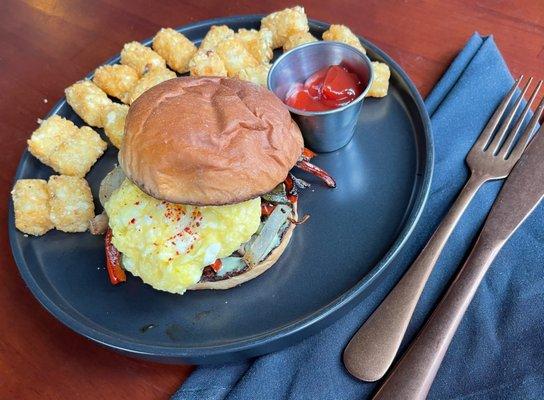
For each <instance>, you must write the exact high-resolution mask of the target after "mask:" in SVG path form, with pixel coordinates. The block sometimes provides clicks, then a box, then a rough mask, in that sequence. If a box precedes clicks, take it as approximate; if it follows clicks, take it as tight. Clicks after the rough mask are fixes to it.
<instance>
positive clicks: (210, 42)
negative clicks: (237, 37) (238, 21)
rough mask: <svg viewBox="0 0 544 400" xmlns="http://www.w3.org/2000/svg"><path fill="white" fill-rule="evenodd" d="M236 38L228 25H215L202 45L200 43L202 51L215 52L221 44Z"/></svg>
mask: <svg viewBox="0 0 544 400" xmlns="http://www.w3.org/2000/svg"><path fill="white" fill-rule="evenodd" d="M233 37H234V31H233V30H232V29H230V28H229V27H228V26H227V25H214V26H212V27H211V28H210V30H209V31H208V33H206V36H204V39H202V43H200V49H201V50H214V49H215V48H216V47H217V45H218V44H219V43H221V42H222V41H224V40H227V39H232V38H233Z"/></svg>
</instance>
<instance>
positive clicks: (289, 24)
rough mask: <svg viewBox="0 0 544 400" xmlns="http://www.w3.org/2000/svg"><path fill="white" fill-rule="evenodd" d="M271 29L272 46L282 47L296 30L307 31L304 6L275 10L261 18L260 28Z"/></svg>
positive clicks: (275, 47)
mask: <svg viewBox="0 0 544 400" xmlns="http://www.w3.org/2000/svg"><path fill="white" fill-rule="evenodd" d="M263 28H266V29H269V30H270V31H272V48H274V49H277V48H278V47H282V46H283V44H284V43H285V41H286V40H287V38H288V37H289V36H291V35H292V34H294V33H297V32H308V31H309V30H310V27H309V26H308V18H307V17H306V13H305V12H304V8H303V7H300V6H296V7H293V8H286V9H285V10H282V11H276V12H274V13H272V14H269V15H267V16H266V17H264V18H263V19H262V20H261V29H263Z"/></svg>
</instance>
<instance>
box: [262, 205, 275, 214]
mask: <svg viewBox="0 0 544 400" xmlns="http://www.w3.org/2000/svg"><path fill="white" fill-rule="evenodd" d="M274 208H276V206H275V205H274V204H270V203H261V216H263V217H268V216H269V215H270V214H272V211H274Z"/></svg>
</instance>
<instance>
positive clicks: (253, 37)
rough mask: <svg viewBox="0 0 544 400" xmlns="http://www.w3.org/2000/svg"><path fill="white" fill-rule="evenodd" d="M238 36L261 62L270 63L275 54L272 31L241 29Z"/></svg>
mask: <svg viewBox="0 0 544 400" xmlns="http://www.w3.org/2000/svg"><path fill="white" fill-rule="evenodd" d="M236 38H238V39H240V40H241V41H242V42H244V44H245V46H246V49H247V50H248V51H249V52H250V53H251V55H252V56H253V58H255V59H256V60H257V61H258V62H259V63H261V64H266V63H268V62H269V61H270V60H271V59H272V56H273V52H272V32H271V31H270V30H268V29H261V30H260V31H257V30H255V29H243V28H242V29H239V30H238V32H237V33H236Z"/></svg>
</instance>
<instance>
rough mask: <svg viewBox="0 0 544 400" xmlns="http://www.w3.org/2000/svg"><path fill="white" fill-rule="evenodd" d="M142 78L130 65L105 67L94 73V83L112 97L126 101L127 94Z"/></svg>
mask: <svg viewBox="0 0 544 400" xmlns="http://www.w3.org/2000/svg"><path fill="white" fill-rule="evenodd" d="M138 79H140V77H139V76H138V73H137V72H136V70H135V69H134V68H132V67H129V66H128V65H122V64H115V65H103V66H101V67H98V68H97V69H96V71H94V77H93V82H94V83H95V84H96V86H98V87H99V88H100V89H102V90H103V91H104V92H106V93H107V94H108V95H110V96H112V97H117V98H118V99H119V100H121V101H123V102H124V101H125V99H126V97H127V93H128V92H129V91H130V89H132V87H133V86H134V85H135V84H136V82H138Z"/></svg>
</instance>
